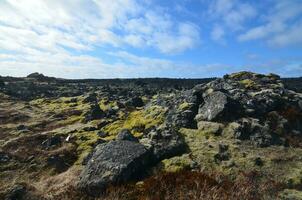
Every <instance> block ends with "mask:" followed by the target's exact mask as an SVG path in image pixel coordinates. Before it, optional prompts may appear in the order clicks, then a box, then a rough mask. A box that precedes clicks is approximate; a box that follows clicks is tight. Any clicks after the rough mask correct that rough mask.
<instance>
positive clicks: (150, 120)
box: [103, 106, 166, 136]
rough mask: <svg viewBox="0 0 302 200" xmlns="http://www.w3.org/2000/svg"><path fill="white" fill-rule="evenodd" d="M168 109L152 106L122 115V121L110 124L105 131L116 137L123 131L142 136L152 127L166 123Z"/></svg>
mask: <svg viewBox="0 0 302 200" xmlns="http://www.w3.org/2000/svg"><path fill="white" fill-rule="evenodd" d="M165 112H166V109H164V108H162V107H160V106H151V107H149V108H148V109H146V110H136V111H133V112H131V113H129V114H128V115H124V116H123V115H122V116H121V117H122V118H121V119H120V120H117V121H115V122H113V123H111V124H108V125H107V126H105V127H104V128H103V131H105V132H107V133H109V135H116V134H117V133H118V132H119V131H121V130H122V129H129V130H131V131H132V133H133V134H134V135H135V136H140V135H141V134H142V132H143V131H144V130H145V129H147V128H150V127H152V126H158V125H160V124H162V123H163V122H164V113H165Z"/></svg>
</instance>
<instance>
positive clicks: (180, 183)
mask: <svg viewBox="0 0 302 200" xmlns="http://www.w3.org/2000/svg"><path fill="white" fill-rule="evenodd" d="M260 179H261V174H259V173H258V172H250V173H242V174H241V175H240V176H239V177H238V178H237V179H236V180H234V181H231V180H230V179H228V178H226V177H224V176H222V175H220V174H215V173H212V174H206V173H202V172H192V171H182V172H175V173H163V174H159V175H156V176H153V177H150V178H148V179H146V180H145V181H144V184H142V185H134V184H128V185H124V186H116V187H110V188H109V189H108V190H107V193H106V195H104V196H103V197H100V198H96V200H100V199H102V200H113V199H114V200H119V199H125V200H126V199H127V200H129V199H130V200H175V199H179V200H186V199H190V200H199V199H206V200H218V199H219V200H241V199H243V198H244V199H245V200H257V199H263V198H265V197H266V198H269V199H275V198H276V196H277V191H279V190H280V189H281V188H282V186H281V185H280V184H277V183H275V182H273V181H269V182H266V183H263V182H261V181H260ZM54 199H62V200H64V199H66V200H67V199H79V200H80V199H94V198H91V197H87V196H86V195H85V194H82V193H79V192H78V191H77V190H76V189H74V188H68V191H66V192H64V194H62V195H59V196H56V197H54Z"/></svg>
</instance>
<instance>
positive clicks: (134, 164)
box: [78, 140, 150, 196]
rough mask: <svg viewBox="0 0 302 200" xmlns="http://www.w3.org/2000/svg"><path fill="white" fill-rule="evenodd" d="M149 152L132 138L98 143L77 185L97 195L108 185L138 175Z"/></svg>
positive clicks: (145, 163)
mask: <svg viewBox="0 0 302 200" xmlns="http://www.w3.org/2000/svg"><path fill="white" fill-rule="evenodd" d="M149 153H150V152H149V151H148V150H147V149H146V148H145V147H144V146H143V145H141V144H139V143H137V142H131V141H125V140H121V141H111V142H109V143H104V144H99V145H97V146H96V148H95V151H94V153H93V155H92V156H91V158H90V160H89V161H88V163H87V165H86V166H85V168H84V170H83V171H82V173H81V175H80V182H79V184H78V187H79V188H80V189H81V190H84V191H86V192H87V193H88V194H90V195H92V196H98V195H100V194H101V193H102V192H104V190H105V189H106V187H107V186H108V185H111V184H118V183H123V182H126V181H129V180H132V179H135V178H139V177H140V175H141V174H142V173H143V171H144V170H145V168H146V167H147V166H148V165H149V163H150V154H149Z"/></svg>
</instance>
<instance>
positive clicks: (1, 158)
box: [0, 152, 11, 163]
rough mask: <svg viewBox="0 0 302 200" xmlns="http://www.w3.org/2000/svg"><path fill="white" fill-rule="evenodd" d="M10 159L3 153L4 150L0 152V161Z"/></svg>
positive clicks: (4, 161)
mask: <svg viewBox="0 0 302 200" xmlns="http://www.w3.org/2000/svg"><path fill="white" fill-rule="evenodd" d="M10 160H11V157H10V156H9V155H8V154H6V153H4V152H0V163H7V162H9V161H10Z"/></svg>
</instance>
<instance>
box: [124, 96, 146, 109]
mask: <svg viewBox="0 0 302 200" xmlns="http://www.w3.org/2000/svg"><path fill="white" fill-rule="evenodd" d="M125 105H126V106H127V107H132V106H133V107H142V106H144V101H143V100H142V98H140V97H133V98H130V99H129V100H128V101H127V102H126V103H125Z"/></svg>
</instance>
